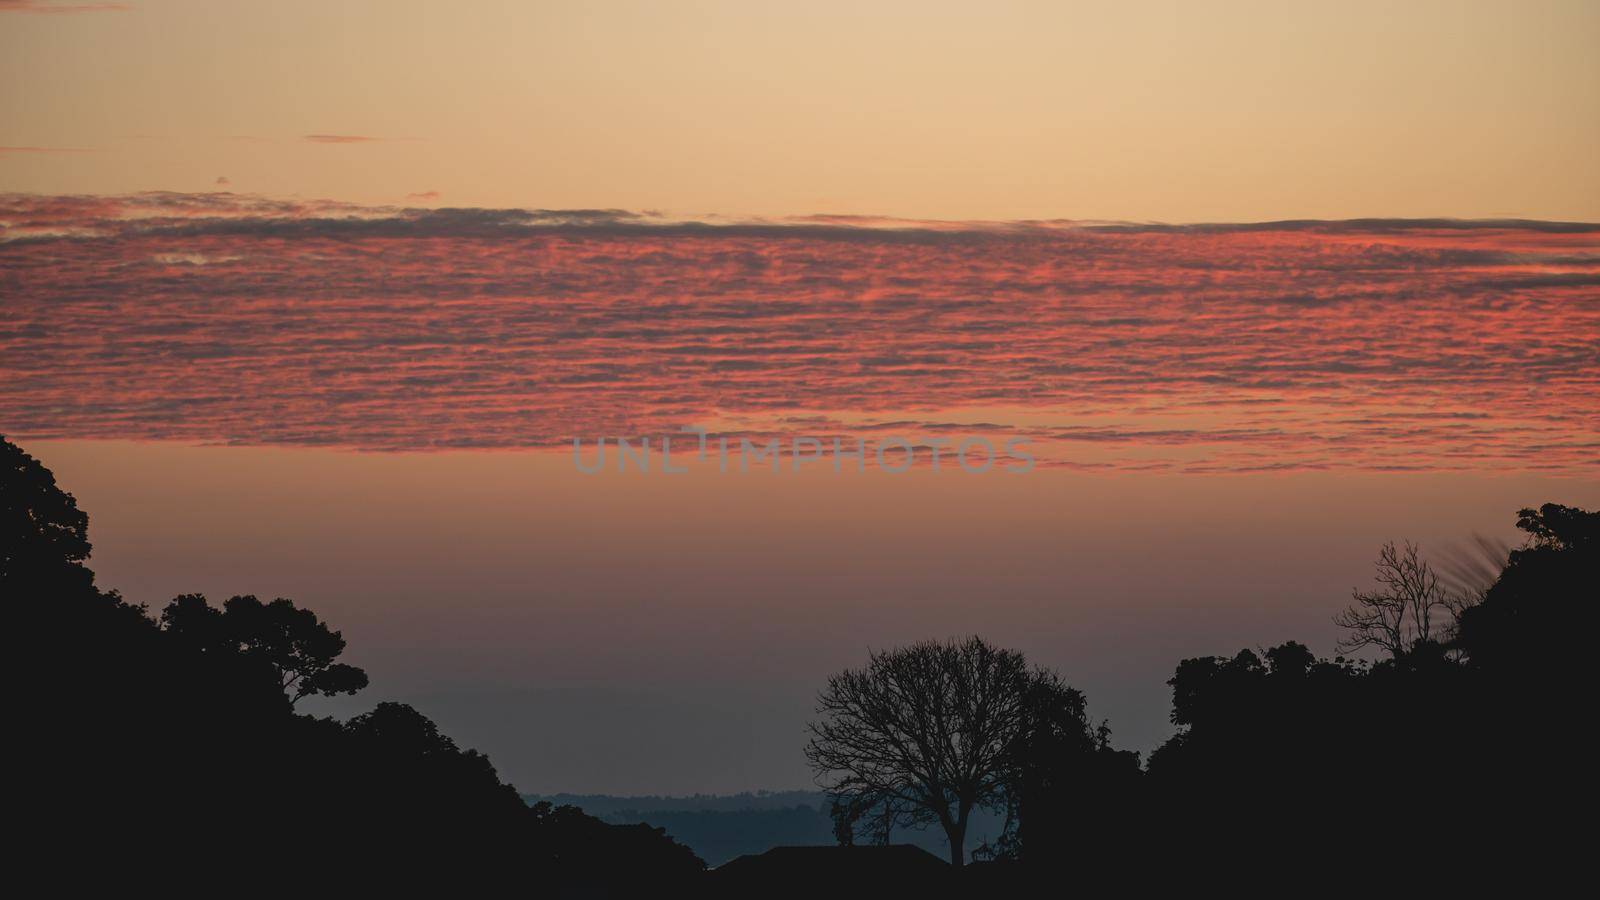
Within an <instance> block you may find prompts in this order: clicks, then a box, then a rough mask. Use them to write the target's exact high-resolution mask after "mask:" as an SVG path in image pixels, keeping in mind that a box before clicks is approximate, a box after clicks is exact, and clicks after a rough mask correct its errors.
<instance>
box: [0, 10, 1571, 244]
mask: <svg viewBox="0 0 1600 900" xmlns="http://www.w3.org/2000/svg"><path fill="white" fill-rule="evenodd" d="M52 7H65V8H67V9H72V10H79V11H76V12H62V13H54V14H50V13H41V12H31V11H30V10H36V9H48V8H52ZM7 9H9V10H11V11H10V12H6V11H4V10H7ZM1597 42H1600V7H1597V6H1596V5H1595V4H1593V3H1589V2H1582V0H1578V2H1544V0H1527V2H1516V3H1483V2H1427V0H1420V2H1414V3H1404V4H1395V3H1382V2H1361V0H1356V2H1344V3H1303V2H1288V3H1285V2H1247V3H1238V2H1219V3H1207V4H1190V3H1176V2H1171V3H1149V2H1128V3H1109V2H1107V3H1098V2H1096V3H1058V2H1007V0H997V2H992V3H982V4H975V3H950V2H939V0H932V2H903V3H902V2H876V3H860V2H831V0H821V2H815V3H804V4H767V3H743V2H737V0H728V2H683V3H651V2H631V3H617V2H604V0H601V2H571V3H548V2H509V0H508V2H500V3H472V2H468V3H419V2H407V0H398V2H396V0H382V2H380V0H373V2H336V3H327V2H320V0H304V2H296V0H286V2H273V3H248V2H247V3H208V2H203V0H194V2H174V3H163V2H144V0H128V2H127V3H125V4H124V3H104V4H102V3H77V4H72V3H45V2H37V3H30V2H18V0H7V2H4V3H0V82H3V83H4V84H5V85H6V86H7V87H6V89H5V90H4V91H3V92H0V147H3V148H10V149H8V150H4V151H0V154H3V155H0V190H21V191H30V192H41V193H50V194H63V193H97V194H103V193H127V192H132V191H141V190H155V189H159V190H180V191H209V190H215V189H216V188H217V187H228V188H231V189H233V190H236V191H240V192H249V193H259V194H267V195H272V196H301V197H306V198H330V199H337V200H345V201H354V202H361V203H402V204H404V203H412V204H421V205H437V204H449V205H457V206H514V207H545V208H587V207H606V208H610V207H615V208H623V209H635V210H640V209H657V210H663V211H667V212H671V213H675V214H682V215H692V216H704V215H711V214H718V215H731V216H751V215H797V214H814V213H845V214H858V215H873V216H882V215H889V216H903V217H911V218H925V219H927V218H931V219H960V220H966V219H1002V220H1011V219H1033V218H1063V217H1064V218H1073V219H1118V220H1138V221H1146V220H1157V221H1167V222H1201V221H1260V220H1266V219H1280V218H1350V217H1365V216H1380V217H1381V216H1407V217H1409V216H1419V215H1421V216H1465V217H1502V216H1516V217H1524V218H1539V219H1558V220H1579V221H1596V220H1597V219H1600V174H1597V173H1596V167H1595V166H1594V164H1593V160H1594V159H1595V158H1596V157H1597V156H1600V116H1595V115H1593V112H1594V110H1595V109H1596V108H1597V107H1600V57H1597V56H1596V54H1595V53H1594V52H1593V48H1594V46H1595V44H1596V43H1597ZM218 179H226V182H225V183H221V184H219V182H218Z"/></svg>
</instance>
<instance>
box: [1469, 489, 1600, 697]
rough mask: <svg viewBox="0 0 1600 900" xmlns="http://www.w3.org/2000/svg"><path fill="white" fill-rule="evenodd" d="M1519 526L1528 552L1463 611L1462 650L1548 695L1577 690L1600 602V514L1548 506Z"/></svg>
mask: <svg viewBox="0 0 1600 900" xmlns="http://www.w3.org/2000/svg"><path fill="white" fill-rule="evenodd" d="M1517 527H1518V528H1520V529H1522V530H1523V531H1525V532H1527V533H1528V544H1527V546H1525V547H1522V548H1520V549H1517V550H1514V551H1512V552H1511V554H1510V558H1509V560H1508V561H1507V563H1506V567H1505V569H1504V571H1502V572H1501V573H1500V577H1499V578H1498V579H1497V580H1496V581H1495V583H1494V584H1493V585H1492V586H1491V587H1490V588H1489V589H1488V591H1486V592H1485V593H1484V599H1483V602H1482V603H1480V604H1478V605H1476V606H1474V607H1473V608H1471V609H1469V610H1466V611H1465V612H1463V614H1462V616H1461V627H1460V633H1459V635H1458V637H1457V640H1456V642H1455V646H1456V647H1457V648H1459V649H1460V650H1461V651H1462V652H1463V653H1464V654H1465V655H1466V658H1467V661H1468V663H1469V664H1470V665H1472V666H1473V667H1474V668H1476V669H1479V670H1484V671H1488V672H1492V673H1493V674H1494V675H1496V676H1497V677H1500V678H1504V679H1513V680H1515V681H1516V682H1518V683H1519V684H1520V683H1521V682H1524V681H1526V680H1527V679H1538V680H1539V681H1541V682H1542V687H1541V690H1540V693H1541V694H1544V695H1550V694H1552V693H1553V692H1563V691H1566V690H1575V689H1576V686H1577V683H1578V681H1580V680H1582V679H1583V675H1582V674H1581V673H1582V672H1583V671H1585V670H1586V667H1587V659H1588V655H1589V648H1590V645H1591V644H1592V641H1593V635H1594V626H1595V607H1596V603H1595V598H1596V597H1600V512H1589V511H1586V510H1582V509H1577V508H1575V507H1569V506H1561V505H1558V504H1555V503H1546V504H1545V505H1543V506H1541V507H1539V508H1538V509H1524V510H1521V511H1520V512H1519V513H1518V520H1517ZM1574 679H1577V680H1574ZM1530 699H1531V698H1530Z"/></svg>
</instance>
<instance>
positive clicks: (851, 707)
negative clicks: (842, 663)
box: [806, 637, 1039, 866]
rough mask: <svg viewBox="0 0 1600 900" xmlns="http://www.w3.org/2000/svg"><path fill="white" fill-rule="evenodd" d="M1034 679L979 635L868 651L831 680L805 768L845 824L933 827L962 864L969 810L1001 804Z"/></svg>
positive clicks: (1017, 659)
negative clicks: (856, 665) (864, 659)
mask: <svg viewBox="0 0 1600 900" xmlns="http://www.w3.org/2000/svg"><path fill="white" fill-rule="evenodd" d="M1037 677H1039V675H1038V674H1036V673H1035V672H1033V671H1030V670H1029V668H1028V665H1027V662H1026V661H1025V660H1024V659H1023V657H1022V654H1020V653H1017V652H1015V651H1010V650H1000V649H997V648H995V647H992V646H990V645H989V644H987V643H984V642H983V641H982V640H980V639H979V638H976V637H973V638H969V639H967V640H965V641H950V642H945V643H940V642H935V641H928V642H923V643H919V644H913V645H911V646H909V647H903V648H900V649H898V650H891V651H885V652H877V653H873V654H872V655H871V658H870V659H869V661H868V663H867V666H866V668H864V669H859V670H846V671H844V672H841V673H839V674H837V675H835V676H833V677H832V678H830V679H828V686H827V687H826V688H825V689H824V690H823V691H822V694H821V695H820V697H819V698H818V709H817V712H818V714H819V715H820V716H821V717H822V718H821V719H820V720H819V721H816V722H812V723H811V724H810V725H809V726H807V727H808V730H809V732H810V734H811V740H810V742H809V743H808V744H807V746H806V759H807V760H808V761H809V762H810V763H811V767H812V768H813V769H814V770H815V771H816V773H817V778H818V783H819V784H821V785H822V786H823V787H824V788H825V789H826V790H827V791H828V792H829V793H831V794H833V795H834V797H835V798H836V799H838V800H839V801H840V805H839V806H836V807H835V809H836V810H838V809H843V810H847V811H848V812H849V814H851V817H852V821H854V820H855V819H856V818H860V819H865V820H866V821H868V822H870V827H871V828H872V830H873V831H874V832H875V833H877V834H883V833H886V831H887V829H888V828H891V827H893V826H895V825H917V824H927V823H938V825H939V826H940V827H941V828H943V829H944V832H945V835H946V837H948V838H949V841H950V862H951V863H952V864H954V865H957V866H959V865H962V864H963V863H964V862H965V846H964V845H965V842H966V834H967V823H968V820H969V817H970V815H971V813H972V810H973V809H974V808H975V807H981V806H991V805H995V804H998V803H1000V802H1002V801H1003V796H1004V793H1003V791H1004V781H1005V777H1006V775H1007V772H1008V768H1009V765H1008V764H1009V759H1010V757H1009V754H1010V753H1011V751H1012V748H1013V745H1014V743H1015V741H1016V739H1017V736H1018V734H1019V732H1020V730H1021V729H1022V728H1023V726H1024V724H1025V721H1026V708H1025V699H1026V697H1027V693H1028V688H1029V685H1030V684H1032V682H1033V680H1034V679H1035V678H1037Z"/></svg>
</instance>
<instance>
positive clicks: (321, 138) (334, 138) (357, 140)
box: [304, 134, 383, 144]
mask: <svg viewBox="0 0 1600 900" xmlns="http://www.w3.org/2000/svg"><path fill="white" fill-rule="evenodd" d="M304 140H307V141H310V142H311V143H313V144H371V143H376V142H378V141H382V140H383V138H376V137H368V136H366V135H362V134H308V135H306V136H305V137H304Z"/></svg>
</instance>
